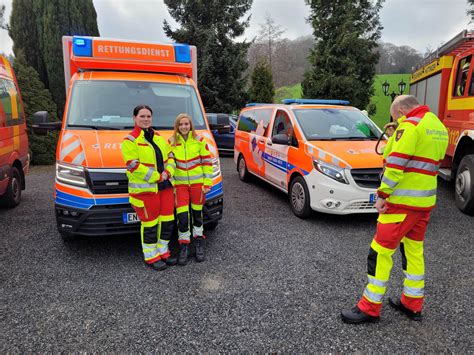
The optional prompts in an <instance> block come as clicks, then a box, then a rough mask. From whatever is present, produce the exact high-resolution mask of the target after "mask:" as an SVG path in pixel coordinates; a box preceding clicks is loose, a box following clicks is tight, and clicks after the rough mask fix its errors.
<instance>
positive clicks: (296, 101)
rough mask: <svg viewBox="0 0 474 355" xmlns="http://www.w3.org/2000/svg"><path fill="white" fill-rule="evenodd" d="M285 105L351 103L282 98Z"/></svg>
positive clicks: (346, 102) (346, 103)
mask: <svg viewBox="0 0 474 355" xmlns="http://www.w3.org/2000/svg"><path fill="white" fill-rule="evenodd" d="M281 102H283V103H284V104H285V105H343V106H347V105H350V104H351V103H350V102H349V101H347V100H325V99H284V100H281Z"/></svg>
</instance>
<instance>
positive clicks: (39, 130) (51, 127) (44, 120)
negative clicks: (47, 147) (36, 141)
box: [30, 111, 62, 136]
mask: <svg viewBox="0 0 474 355" xmlns="http://www.w3.org/2000/svg"><path fill="white" fill-rule="evenodd" d="M61 126H62V122H61V121H58V122H48V112H47V111H38V112H35V113H34V114H33V117H32V118H31V126H30V129H31V130H32V131H33V133H34V134H37V135H40V136H44V135H46V134H47V133H48V132H49V131H60V130H61Z"/></svg>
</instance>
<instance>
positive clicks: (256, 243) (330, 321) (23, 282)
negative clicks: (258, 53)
mask: <svg viewBox="0 0 474 355" xmlns="http://www.w3.org/2000/svg"><path fill="white" fill-rule="evenodd" d="M221 162H222V169H223V175H224V191H225V209H224V219H223V220H222V222H221V224H219V226H218V227H217V229H216V230H215V231H214V232H209V233H208V239H207V246H206V248H207V261H206V262H204V263H199V264H198V263H196V262H190V263H189V264H188V265H187V266H185V267H178V266H176V267H173V268H171V269H168V270H166V271H163V272H156V271H153V270H151V269H148V268H146V267H145V266H144V265H143V262H142V256H141V250H140V243H139V238H138V237H137V236H129V237H103V238H84V239H80V240H77V241H75V242H73V243H68V244H64V243H63V242H62V240H61V238H60V236H59V234H58V233H57V231H56V225H55V220H54V209H53V180H54V168H53V167H34V168H33V169H31V173H30V175H29V176H28V177H27V190H26V191H25V192H24V195H23V201H22V204H21V205H20V206H19V207H17V208H15V209H13V210H0V225H1V226H2V229H3V231H2V238H1V248H0V251H1V255H0V260H1V284H2V287H1V290H2V291H1V316H0V319H1V323H0V327H1V329H3V331H2V332H1V338H0V351H1V352H2V353H5V352H53V351H54V352H58V351H65V352H71V351H81V352H84V351H86V352H152V351H160V352H212V353H215V352H298V353H301V352H305V353H306V352H354V351H357V352H368V351H371V352H372V351H375V352H416V353H426V352H455V353H466V352H471V353H472V352H473V348H474V347H473V339H474V322H473V318H474V317H473V311H472V309H473V306H474V305H473V298H472V294H473V292H474V287H473V285H474V278H473V272H472V265H473V259H472V256H473V246H472V244H471V241H472V237H473V230H474V219H473V218H472V217H469V216H466V215H464V214H462V213H461V212H460V211H458V210H457V209H456V207H455V206H454V197H453V188H452V186H451V185H449V184H446V183H444V182H440V187H439V203H438V207H437V208H436V209H435V210H434V212H433V214H432V220H431V223H430V225H429V229H428V232H427V236H426V243H425V255H426V276H427V282H426V295H427V299H426V303H425V305H426V306H425V309H424V320H423V322H421V323H418V322H413V321H410V320H408V319H407V318H405V317H404V316H403V315H401V314H399V313H397V312H396V311H394V310H392V309H391V308H390V307H389V306H387V305H386V304H385V305H384V307H383V314H382V320H381V321H380V322H378V323H376V324H367V325H359V326H351V325H346V324H344V323H342V321H341V320H340V316H339V314H340V311H341V309H344V308H347V307H352V306H353V305H354V304H355V303H356V302H357V300H358V298H359V296H360V294H361V292H362V291H363V288H364V286H365V281H366V276H365V272H366V257H367V252H368V250H369V244H370V241H371V238H372V235H373V233H374V231H375V220H376V216H375V215H351V216H331V215H323V214H314V215H313V216H312V218H310V219H308V220H304V221H303V220H300V219H298V218H297V217H295V216H294V215H293V214H292V212H291V210H290V207H289V205H288V203H287V199H286V196H285V195H284V194H282V193H281V192H279V191H277V190H275V189H273V188H272V187H270V186H267V185H266V184H265V183H263V182H260V181H258V180H254V181H253V182H251V183H249V184H246V183H243V182H241V181H240V180H239V179H238V175H237V172H236V171H235V167H234V164H233V161H232V159H231V158H228V157H227V158H222V159H221ZM400 259H401V258H400V255H399V254H398V253H397V254H396V257H395V258H394V269H393V272H392V281H391V283H390V285H389V289H388V292H387V295H388V296H395V297H396V296H398V294H399V292H400V291H401V285H402V273H401V271H400V269H401V260H400Z"/></svg>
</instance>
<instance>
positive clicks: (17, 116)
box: [0, 78, 25, 127]
mask: <svg viewBox="0 0 474 355" xmlns="http://www.w3.org/2000/svg"><path fill="white" fill-rule="evenodd" d="M0 104H1V109H0V127H10V126H17V125H20V124H23V123H24V122H25V113H24V112H23V109H22V107H21V101H20V97H19V95H18V90H17V89H16V86H15V83H14V82H13V81H12V80H9V79H4V78H0Z"/></svg>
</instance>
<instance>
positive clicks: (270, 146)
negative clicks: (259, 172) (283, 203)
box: [265, 110, 293, 190]
mask: <svg viewBox="0 0 474 355" xmlns="http://www.w3.org/2000/svg"><path fill="white" fill-rule="evenodd" d="M276 135H279V137H281V135H285V136H286V137H287V142H288V143H287V144H278V143H275V142H272V138H273V137H275V136H276ZM292 137H293V125H292V124H291V120H290V116H289V114H288V113H287V112H286V111H283V110H278V111H277V112H276V114H275V119H274V120H273V125H272V129H271V132H270V134H269V135H268V137H267V138H266V147H265V172H266V175H267V179H268V180H269V181H271V182H272V183H274V184H275V185H277V186H279V187H281V188H283V189H285V190H288V186H287V179H286V173H287V170H288V149H289V148H290V142H291V138H292Z"/></svg>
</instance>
